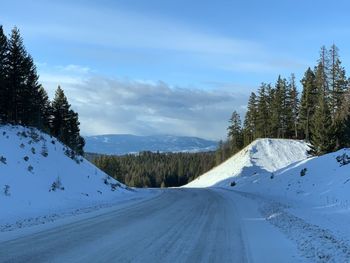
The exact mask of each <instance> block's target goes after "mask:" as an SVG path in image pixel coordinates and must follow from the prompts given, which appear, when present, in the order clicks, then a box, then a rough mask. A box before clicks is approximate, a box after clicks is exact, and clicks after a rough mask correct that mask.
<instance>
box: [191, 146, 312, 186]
mask: <svg viewBox="0 0 350 263" xmlns="http://www.w3.org/2000/svg"><path fill="white" fill-rule="evenodd" d="M307 149H308V146H307V144H306V143H304V142H303V141H296V140H285V139H259V140H256V141H254V142H253V143H251V144H250V145H248V146H247V147H246V148H244V149H243V150H241V151H240V152H238V153H237V154H235V155H234V156H233V157H231V158H230V159H228V160H227V161H225V162H224V163H222V164H221V165H219V166H217V167H215V168H214V169H212V170H210V171H208V172H207V173H205V174H203V175H201V176H200V177H198V178H197V179H196V180H194V181H192V182H190V183H189V184H187V185H186V187H209V186H229V185H230V183H231V181H233V180H237V178H234V177H245V176H253V175H255V174H257V173H261V172H274V171H277V170H278V169H281V168H283V167H285V166H287V165H289V164H291V163H294V162H296V161H300V160H303V159H305V158H307Z"/></svg>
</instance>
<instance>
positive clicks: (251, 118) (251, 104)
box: [243, 92, 258, 145]
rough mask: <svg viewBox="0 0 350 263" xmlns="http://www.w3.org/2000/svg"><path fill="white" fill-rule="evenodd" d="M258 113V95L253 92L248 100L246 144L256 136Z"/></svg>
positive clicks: (245, 120)
mask: <svg viewBox="0 0 350 263" xmlns="http://www.w3.org/2000/svg"><path fill="white" fill-rule="evenodd" d="M257 114H258V109H257V97H256V95H255V93H254V92H252V93H251V94H250V97H249V100H248V107H247V113H246V115H245V118H244V124H243V133H244V145H248V144H249V143H251V142H252V141H253V140H254V139H255V138H256V123H257Z"/></svg>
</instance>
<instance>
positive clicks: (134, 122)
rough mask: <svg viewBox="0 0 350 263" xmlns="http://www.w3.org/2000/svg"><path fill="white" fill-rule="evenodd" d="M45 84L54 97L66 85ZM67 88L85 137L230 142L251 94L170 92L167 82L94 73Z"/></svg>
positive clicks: (232, 92)
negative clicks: (230, 129) (233, 123)
mask: <svg viewBox="0 0 350 263" xmlns="http://www.w3.org/2000/svg"><path fill="white" fill-rule="evenodd" d="M54 79H55V80H56V79H58V78H57V77H55V78H54ZM63 79H64V78H63ZM66 79H68V80H69V78H66ZM43 84H44V86H45V87H46V88H48V90H49V93H50V94H51V96H52V94H53V93H54V89H55V88H56V86H57V84H61V83H55V82H54V81H51V80H49V79H45V81H43ZM63 89H64V90H65V92H66V95H67V97H68V99H69V101H70V103H71V104H72V106H73V108H74V109H75V110H77V112H78V113H79V116H80V120H81V128H82V133H83V134H87V135H93V134H107V133H131V134H140V135H148V134H175V135H189V136H198V137H204V138H210V139H219V138H225V136H226V127H227V124H228V119H229V117H230V115H231V113H232V111H233V110H234V109H236V110H238V111H239V112H244V105H245V104H246V100H247V95H245V94H239V93H235V92H234V91H232V90H233V89H231V91H229V90H227V89H225V88H224V89H222V90H220V89H213V90H200V89H185V88H180V87H174V88H171V87H169V86H168V85H167V84H165V83H163V82H157V83H149V82H139V81H130V80H118V79H110V78H106V77H101V76H92V75H89V76H87V77H86V78H83V79H82V80H81V81H67V82H66V83H65V85H63Z"/></svg>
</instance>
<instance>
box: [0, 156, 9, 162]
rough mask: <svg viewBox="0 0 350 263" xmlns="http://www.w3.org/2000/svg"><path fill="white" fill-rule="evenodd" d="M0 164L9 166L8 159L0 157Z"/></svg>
mask: <svg viewBox="0 0 350 263" xmlns="http://www.w3.org/2000/svg"><path fill="white" fill-rule="evenodd" d="M0 162H2V163H3V164H7V162H6V158H5V157H4V156H2V155H1V156H0Z"/></svg>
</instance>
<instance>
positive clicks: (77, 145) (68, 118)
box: [51, 86, 85, 154]
mask: <svg viewBox="0 0 350 263" xmlns="http://www.w3.org/2000/svg"><path fill="white" fill-rule="evenodd" d="M51 111H52V122H51V123H52V124H51V133H52V134H53V135H54V136H55V137H57V138H58V139H59V140H60V141H62V142H63V143H64V144H66V145H67V146H69V147H70V148H71V149H72V150H74V151H75V152H77V153H78V154H83V148H84V145H85V142H84V139H83V138H82V137H81V136H80V129H79V125H80V123H79V120H78V114H77V113H75V112H74V111H73V110H71V109H70V104H69V103H68V100H67V97H66V96H65V94H64V91H63V90H62V89H61V87H60V86H58V88H57V90H56V93H55V98H54V100H53V102H52V109H51Z"/></svg>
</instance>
